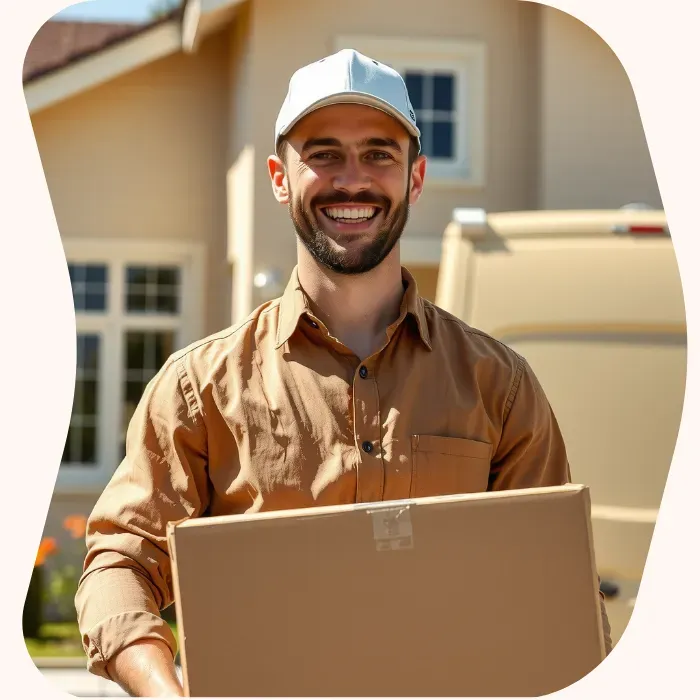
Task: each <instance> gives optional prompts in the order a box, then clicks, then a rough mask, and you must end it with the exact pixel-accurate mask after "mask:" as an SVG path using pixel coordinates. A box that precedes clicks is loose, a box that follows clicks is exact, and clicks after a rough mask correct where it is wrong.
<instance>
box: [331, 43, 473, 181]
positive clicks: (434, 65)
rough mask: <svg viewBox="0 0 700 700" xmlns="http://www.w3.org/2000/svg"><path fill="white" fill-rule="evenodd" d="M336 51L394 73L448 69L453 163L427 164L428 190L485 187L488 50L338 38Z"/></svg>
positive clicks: (461, 45) (443, 44)
mask: <svg viewBox="0 0 700 700" xmlns="http://www.w3.org/2000/svg"><path fill="white" fill-rule="evenodd" d="M334 43H335V50H336V51H337V50H340V49H342V48H354V49H357V50H358V51H361V52H362V53H364V54H366V55H368V56H371V57H372V58H376V59H377V60H378V61H382V62H383V63H386V64H388V65H392V66H394V67H395V68H396V69H397V70H399V71H403V70H407V69H411V68H414V69H417V70H420V69H424V70H431V69H433V70H437V69H447V70H449V71H451V72H453V73H454V74H455V78H456V80H457V95H456V97H457V105H456V111H457V115H458V127H459V128H458V129H457V133H456V141H455V150H456V152H457V157H456V159H455V161H454V162H440V161H437V160H431V159H430V158H429V159H428V169H427V176H426V181H425V184H426V187H430V186H431V185H432V184H435V185H446V186H450V187H457V186H462V187H478V188H480V187H483V186H484V184H485V180H486V167H485V163H486V147H485V144H486V70H487V67H486V46H485V44H484V42H483V41H481V40H476V39H464V40H440V41H435V40H432V39H420V38H408V37H377V36H362V35H340V36H337V37H335V40H334Z"/></svg>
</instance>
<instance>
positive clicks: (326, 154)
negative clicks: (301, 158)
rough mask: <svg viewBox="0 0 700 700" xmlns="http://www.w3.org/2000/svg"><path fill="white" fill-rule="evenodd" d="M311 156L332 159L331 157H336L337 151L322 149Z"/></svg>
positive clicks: (317, 158)
mask: <svg viewBox="0 0 700 700" xmlns="http://www.w3.org/2000/svg"><path fill="white" fill-rule="evenodd" d="M309 158H310V159H311V160H330V159H331V158H335V153H331V152H330V151H322V152H319V153H312V154H311V155H310V156H309Z"/></svg>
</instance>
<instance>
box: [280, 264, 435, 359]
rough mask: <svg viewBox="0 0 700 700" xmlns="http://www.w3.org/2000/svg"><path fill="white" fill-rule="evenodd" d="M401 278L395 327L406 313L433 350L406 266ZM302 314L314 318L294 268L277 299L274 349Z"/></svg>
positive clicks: (295, 324) (283, 342)
mask: <svg viewBox="0 0 700 700" xmlns="http://www.w3.org/2000/svg"><path fill="white" fill-rule="evenodd" d="M401 278H402V280H403V283H404V289H405V292H404V296H403V299H402V300H401V312H400V315H399V318H398V320H397V325H398V324H399V323H401V322H402V321H403V320H404V318H405V317H406V315H407V314H411V315H412V316H413V317H414V318H415V320H416V323H417V324H418V332H419V334H420V337H421V340H422V341H423V343H424V345H425V346H426V347H427V348H428V350H432V346H431V344H430V333H429V331H428V323H427V321H426V318H425V305H424V301H423V298H422V297H421V296H420V295H419V294H418V285H417V284H416V281H415V280H414V279H413V276H412V275H411V273H410V272H409V271H408V270H407V269H406V268H405V267H402V268H401ZM304 315H306V316H307V317H308V318H309V319H311V320H313V318H314V317H313V313H312V311H311V307H310V305H309V300H308V297H307V296H306V294H305V293H304V290H303V289H302V287H301V283H300V282H299V268H298V266H296V265H295V267H294V270H293V271H292V274H291V277H290V278H289V282H288V283H287V287H286V289H285V291H284V294H283V295H282V298H281V299H280V315H279V323H278V325H277V343H276V345H275V347H276V348H280V347H282V345H284V344H285V343H286V342H287V341H288V340H289V339H290V338H291V337H292V334H293V333H294V331H295V330H296V328H297V326H298V325H299V319H300V318H301V317H302V316H304Z"/></svg>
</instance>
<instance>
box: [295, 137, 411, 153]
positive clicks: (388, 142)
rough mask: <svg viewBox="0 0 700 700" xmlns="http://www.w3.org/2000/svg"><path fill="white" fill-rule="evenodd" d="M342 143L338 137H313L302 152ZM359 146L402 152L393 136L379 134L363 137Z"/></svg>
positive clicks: (303, 147) (338, 146) (337, 145)
mask: <svg viewBox="0 0 700 700" xmlns="http://www.w3.org/2000/svg"><path fill="white" fill-rule="evenodd" d="M342 145H343V144H342V143H341V142H340V141H339V140H338V139H334V138H330V137H328V138H312V139H308V140H307V141H305V142H304V145H303V146H302V149H301V152H302V153H305V152H306V151H308V150H310V149H311V148H321V147H328V146H331V147H333V148H341V147H342ZM358 145H359V146H361V147H362V146H372V147H374V148H390V149H392V150H394V151H396V152H397V153H402V152H403V151H402V149H401V146H400V145H399V142H398V141H396V140H395V139H392V138H385V137H379V136H373V137H370V138H366V139H363V140H362V141H360V142H359V143H358Z"/></svg>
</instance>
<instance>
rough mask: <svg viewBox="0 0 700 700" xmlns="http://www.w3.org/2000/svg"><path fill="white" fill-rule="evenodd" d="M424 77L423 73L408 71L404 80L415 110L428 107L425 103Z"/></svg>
mask: <svg viewBox="0 0 700 700" xmlns="http://www.w3.org/2000/svg"><path fill="white" fill-rule="evenodd" d="M423 77H424V76H423V73H418V72H415V71H407V72H406V77H405V78H404V81H405V83H406V88H407V90H408V97H409V99H410V100H411V104H412V105H413V109H422V108H423V107H425V106H426V105H425V104H424V103H423Z"/></svg>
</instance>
